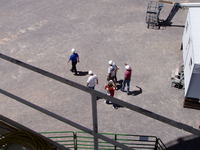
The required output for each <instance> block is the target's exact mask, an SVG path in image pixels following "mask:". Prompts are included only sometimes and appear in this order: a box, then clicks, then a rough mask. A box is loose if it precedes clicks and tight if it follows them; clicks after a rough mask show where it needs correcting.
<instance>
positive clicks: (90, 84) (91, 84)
mask: <svg viewBox="0 0 200 150" xmlns="http://www.w3.org/2000/svg"><path fill="white" fill-rule="evenodd" d="M88 74H89V75H90V76H89V77H88V80H87V87H89V88H90V89H94V88H95V86H96V85H97V84H98V78H97V76H96V75H95V74H94V73H93V72H92V71H91V70H90V71H88Z"/></svg>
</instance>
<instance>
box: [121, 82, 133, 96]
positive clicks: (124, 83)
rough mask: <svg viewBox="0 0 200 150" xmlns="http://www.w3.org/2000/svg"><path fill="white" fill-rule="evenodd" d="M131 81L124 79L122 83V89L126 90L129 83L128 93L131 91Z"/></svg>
mask: <svg viewBox="0 0 200 150" xmlns="http://www.w3.org/2000/svg"><path fill="white" fill-rule="evenodd" d="M130 82H131V80H124V81H123V83H122V89H121V90H122V91H124V89H125V87H126V85H127V93H129V92H130Z"/></svg>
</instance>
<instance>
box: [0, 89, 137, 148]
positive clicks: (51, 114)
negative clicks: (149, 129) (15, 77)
mask: <svg viewBox="0 0 200 150" xmlns="http://www.w3.org/2000/svg"><path fill="white" fill-rule="evenodd" d="M0 93H1V94H3V95H6V96H8V97H10V98H12V99H14V100H16V101H18V102H20V103H22V104H24V105H27V106H29V107H31V108H33V109H36V110H38V111H40V112H42V113H44V114H46V115H48V116H51V117H53V118H55V119H57V120H59V121H62V122H64V123H67V124H69V125H71V126H73V127H75V128H77V129H79V130H82V131H85V132H86V133H89V134H91V135H93V136H95V137H98V138H100V139H102V140H104V141H107V142H109V143H111V144H113V145H116V146H118V147H120V148H122V149H126V150H134V149H131V148H129V147H127V146H125V145H123V144H121V143H119V142H116V141H114V140H112V139H110V138H107V137H106V136H103V135H101V134H96V133H94V132H93V131H92V130H90V129H88V128H86V127H84V126H82V125H80V124H77V123H75V122H73V121H71V120H69V119H66V118H64V117H62V116H59V115H57V114H55V113H53V112H50V111H48V110H46V109H44V108H42V107H40V106H38V105H35V104H33V103H30V102H28V101H27V100H25V99H22V98H20V97H18V96H16V95H13V94H11V93H9V92H7V91H5V90H2V89H0Z"/></svg>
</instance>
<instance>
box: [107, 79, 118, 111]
mask: <svg viewBox="0 0 200 150" xmlns="http://www.w3.org/2000/svg"><path fill="white" fill-rule="evenodd" d="M104 88H105V90H106V92H107V95H109V96H112V97H114V94H115V90H116V87H115V84H114V82H113V81H112V80H110V81H108V84H106V85H105V87H104ZM104 103H106V104H113V108H114V109H118V107H119V105H118V104H115V103H111V102H110V101H109V100H105V101H104Z"/></svg>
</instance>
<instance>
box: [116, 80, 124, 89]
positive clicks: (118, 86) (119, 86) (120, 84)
mask: <svg viewBox="0 0 200 150" xmlns="http://www.w3.org/2000/svg"><path fill="white" fill-rule="evenodd" d="M122 83H123V80H119V81H117V85H116V86H117V90H119V89H121V88H122Z"/></svg>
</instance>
